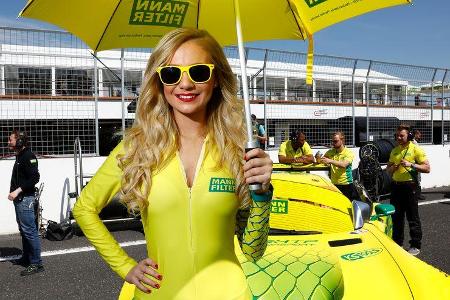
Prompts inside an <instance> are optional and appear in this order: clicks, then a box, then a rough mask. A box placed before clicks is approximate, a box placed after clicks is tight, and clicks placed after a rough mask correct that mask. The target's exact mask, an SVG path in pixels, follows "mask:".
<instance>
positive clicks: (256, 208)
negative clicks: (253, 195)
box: [236, 193, 272, 261]
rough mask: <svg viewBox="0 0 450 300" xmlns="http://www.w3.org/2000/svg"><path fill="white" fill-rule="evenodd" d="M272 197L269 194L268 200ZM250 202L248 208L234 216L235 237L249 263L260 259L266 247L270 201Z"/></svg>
mask: <svg viewBox="0 0 450 300" xmlns="http://www.w3.org/2000/svg"><path fill="white" fill-rule="evenodd" d="M271 198H272V195H271V193H270V199H271ZM270 199H269V201H258V202H255V201H253V202H252V205H251V207H250V208H248V209H245V210H239V211H238V213H237V214H236V235H237V238H238V241H239V245H240V246H241V249H242V252H243V253H244V255H245V257H246V258H247V259H248V260H249V261H257V260H258V259H260V258H261V257H262V256H263V254H264V251H265V250H266V247H267V238H268V236H269V216H270V207H271V201H270Z"/></svg>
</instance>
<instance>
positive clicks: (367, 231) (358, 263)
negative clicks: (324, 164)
mask: <svg viewBox="0 0 450 300" xmlns="http://www.w3.org/2000/svg"><path fill="white" fill-rule="evenodd" d="M276 170H280V168H276ZM272 184H273V186H274V197H273V200H272V210H271V218H270V227H271V232H270V235H269V240H268V246H267V249H266V251H265V254H264V256H263V257H262V258H261V259H259V260H258V261H256V262H252V261H248V260H247V259H246V258H245V257H244V255H243V254H242V252H241V250H240V247H239V245H238V242H237V239H236V240H235V251H236V254H237V256H238V259H239V261H240V263H241V266H242V269H243V270H244V273H245V275H246V277H247V281H248V285H249V287H250V290H251V293H252V295H253V299H267V300H277V299H289V300H291V299H292V300H294V299H295V300H298V299H358V300H359V299H377V300H378V299H416V300H417V299H450V277H449V276H448V275H447V274H445V273H443V272H441V271H439V270H438V269H436V268H434V267H432V266H430V265H428V264H426V263H425V262H423V261H421V260H419V259H418V258H416V257H414V256H412V255H410V254H408V253H407V252H406V251H405V250H403V249H402V248H401V247H399V246H398V245H397V244H396V243H395V242H393V241H392V239H391V238H390V236H389V235H390V233H391V232H392V223H391V221H390V220H391V218H390V215H391V214H392V213H393V212H394V209H393V207H392V206H391V205H389V204H379V203H372V202H370V201H369V200H368V199H366V198H365V197H362V199H361V200H363V201H355V200H354V201H350V200H349V199H347V198H346V197H345V196H344V195H343V194H342V193H341V192H340V191H339V190H338V189H337V188H336V187H335V186H334V185H333V184H332V183H331V182H330V181H329V180H328V179H327V178H325V177H323V176H320V175H317V174H309V173H306V172H302V173H300V172H292V170H286V169H285V170H281V171H275V172H274V173H273V174H272ZM133 294H134V286H133V285H130V284H128V283H125V285H124V287H123V288H122V291H121V294H120V297H119V299H132V297H133Z"/></svg>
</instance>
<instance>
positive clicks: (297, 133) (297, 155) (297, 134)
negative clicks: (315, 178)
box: [278, 130, 314, 164]
mask: <svg viewBox="0 0 450 300" xmlns="http://www.w3.org/2000/svg"><path fill="white" fill-rule="evenodd" d="M278 161H279V162H280V163H282V164H292V163H301V164H312V163H313V162H314V157H313V154H312V149H311V147H310V146H309V144H308V142H307V141H306V135H305V133H304V132H303V131H301V130H294V131H292V132H291V134H290V136H289V140H287V141H285V142H283V143H282V144H281V145H280V150H279V151H278Z"/></svg>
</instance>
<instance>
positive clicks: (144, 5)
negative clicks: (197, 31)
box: [129, 0, 189, 27]
mask: <svg viewBox="0 0 450 300" xmlns="http://www.w3.org/2000/svg"><path fill="white" fill-rule="evenodd" d="M188 8H189V2H184V1H170V0H134V3H133V8H132V9H131V15H130V21H129V23H130V24H131V25H156V26H169V27H182V26H183V22H184V17H185V16H186V12H187V10H188Z"/></svg>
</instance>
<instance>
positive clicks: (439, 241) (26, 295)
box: [0, 187, 450, 300]
mask: <svg viewBox="0 0 450 300" xmlns="http://www.w3.org/2000/svg"><path fill="white" fill-rule="evenodd" d="M423 194H424V195H425V197H426V200H424V201H420V204H419V205H420V206H419V211H420V215H421V220H422V229H423V241H422V243H423V244H422V252H421V254H419V256H418V257H419V258H420V259H422V260H423V261H425V262H427V263H429V264H430V265H432V266H434V267H436V268H438V269H440V270H442V271H444V272H446V273H450V256H449V255H448V251H449V249H450V238H449V237H450V218H449V215H450V201H446V202H440V203H431V204H427V202H428V201H433V200H438V199H446V198H448V199H449V200H450V187H444V188H435V189H428V190H424V191H423ZM118 227H119V228H121V229H122V230H120V231H114V232H113V235H114V236H115V238H116V239H117V241H118V242H119V243H122V242H130V243H131V244H132V245H130V246H126V247H125V250H126V251H127V253H128V254H129V255H130V256H131V257H133V258H135V259H136V260H141V259H143V258H145V256H146V248H145V245H144V244H143V242H142V240H143V239H144V236H143V234H142V233H141V232H140V230H139V228H138V227H137V226H127V228H124V226H123V224H122V225H120V224H119V226H118ZM406 227H407V226H406ZM408 238H409V237H408V234H407V232H406V235H405V246H407V241H408ZM135 241H138V242H137V245H133V242H135ZM135 244H136V243H135ZM82 247H90V244H89V243H88V242H87V241H86V239H85V238H84V237H83V236H74V237H73V238H72V239H71V240H67V241H63V242H51V241H48V240H42V251H43V254H44V255H47V256H44V257H43V261H44V265H45V271H44V272H42V273H38V274H34V275H31V276H26V277H21V276H20V274H19V273H20V271H21V270H23V267H21V266H15V265H13V264H12V263H11V262H10V261H8V260H5V258H7V257H9V258H10V257H12V256H17V255H20V253H21V240H20V236H19V235H8V236H0V286H1V288H0V299H2V300H9V299H65V300H71V299H77V300H78V299H117V297H118V295H119V292H120V288H121V286H122V284H123V281H122V280H121V279H120V278H119V277H118V276H117V275H115V273H113V272H112V271H111V270H110V269H109V267H108V266H107V265H106V264H105V263H104V262H103V260H102V259H101V258H100V257H99V255H98V254H97V253H96V252H95V251H87V250H89V249H88V248H82ZM71 249H72V250H71ZM57 250H62V251H61V252H58V251H57ZM162 284H164V282H162Z"/></svg>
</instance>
